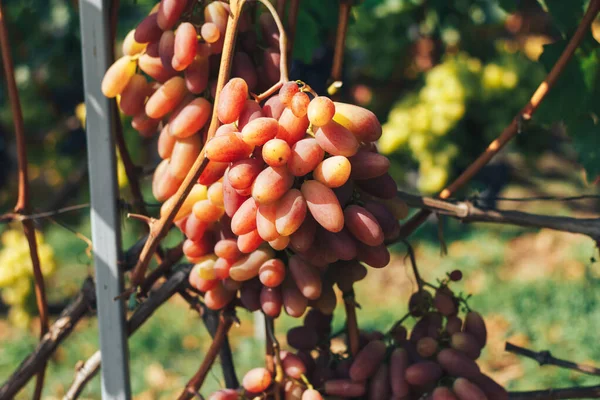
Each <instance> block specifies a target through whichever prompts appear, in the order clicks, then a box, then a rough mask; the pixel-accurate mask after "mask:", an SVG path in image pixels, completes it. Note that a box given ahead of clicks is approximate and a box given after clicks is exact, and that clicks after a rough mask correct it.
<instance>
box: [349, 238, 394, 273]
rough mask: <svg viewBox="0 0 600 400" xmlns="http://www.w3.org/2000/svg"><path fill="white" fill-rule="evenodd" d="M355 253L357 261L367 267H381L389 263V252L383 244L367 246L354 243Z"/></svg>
mask: <svg viewBox="0 0 600 400" xmlns="http://www.w3.org/2000/svg"><path fill="white" fill-rule="evenodd" d="M356 253H357V258H358V260H359V261H361V262H364V263H365V264H367V265H368V266H369V267H373V268H383V267H385V266H387V265H388V264H389V263H390V252H389V250H388V249H387V247H386V246H385V245H384V244H380V245H378V246H368V245H366V244H364V243H361V242H357V243H356Z"/></svg>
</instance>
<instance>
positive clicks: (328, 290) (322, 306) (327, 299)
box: [309, 282, 337, 315]
mask: <svg viewBox="0 0 600 400" xmlns="http://www.w3.org/2000/svg"><path fill="white" fill-rule="evenodd" d="M309 304H310V306H311V307H313V308H314V309H317V310H319V311H320V312H321V313H323V314H326V315H333V312H334V311H335V306H336V305H337V297H336V296H335V291H334V290H333V285H332V284H331V282H323V288H322V289H321V295H320V296H319V298H318V299H316V300H312V301H310V302H309Z"/></svg>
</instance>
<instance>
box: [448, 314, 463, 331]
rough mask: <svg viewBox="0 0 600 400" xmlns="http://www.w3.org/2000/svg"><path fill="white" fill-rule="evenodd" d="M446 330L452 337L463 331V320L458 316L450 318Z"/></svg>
mask: <svg viewBox="0 0 600 400" xmlns="http://www.w3.org/2000/svg"><path fill="white" fill-rule="evenodd" d="M445 329H446V332H448V333H449V334H450V335H454V334H455V333H458V332H460V331H461V329H462V320H461V319H460V318H458V317H457V316H451V317H448V320H447V321H446V328H445Z"/></svg>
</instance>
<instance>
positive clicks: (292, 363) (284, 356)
mask: <svg viewBox="0 0 600 400" xmlns="http://www.w3.org/2000/svg"><path fill="white" fill-rule="evenodd" d="M279 355H280V358H281V366H282V368H283V371H284V372H285V374H286V375H287V376H289V377H292V378H294V379H301V377H302V375H304V374H306V365H304V362H302V359H301V358H300V357H298V356H297V355H295V354H294V353H290V352H289V351H281V352H280V353H279Z"/></svg>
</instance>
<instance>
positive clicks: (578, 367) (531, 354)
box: [504, 342, 600, 375]
mask: <svg viewBox="0 0 600 400" xmlns="http://www.w3.org/2000/svg"><path fill="white" fill-rule="evenodd" d="M504 350H506V351H508V352H511V353H515V354H518V355H520V356H523V357H527V358H531V359H533V360H535V361H537V362H538V364H540V366H542V365H554V366H557V367H561V368H567V369H572V370H574V371H577V372H581V373H582V374H588V375H600V369H598V368H594V367H592V366H590V365H584V364H577V363H574V362H572V361H567V360H561V359H560V358H556V357H554V356H552V354H551V353H550V351H548V350H546V351H533V350H529V349H526V348H523V347H519V346H517V345H514V344H512V343H509V342H506V347H505V348H504Z"/></svg>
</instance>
